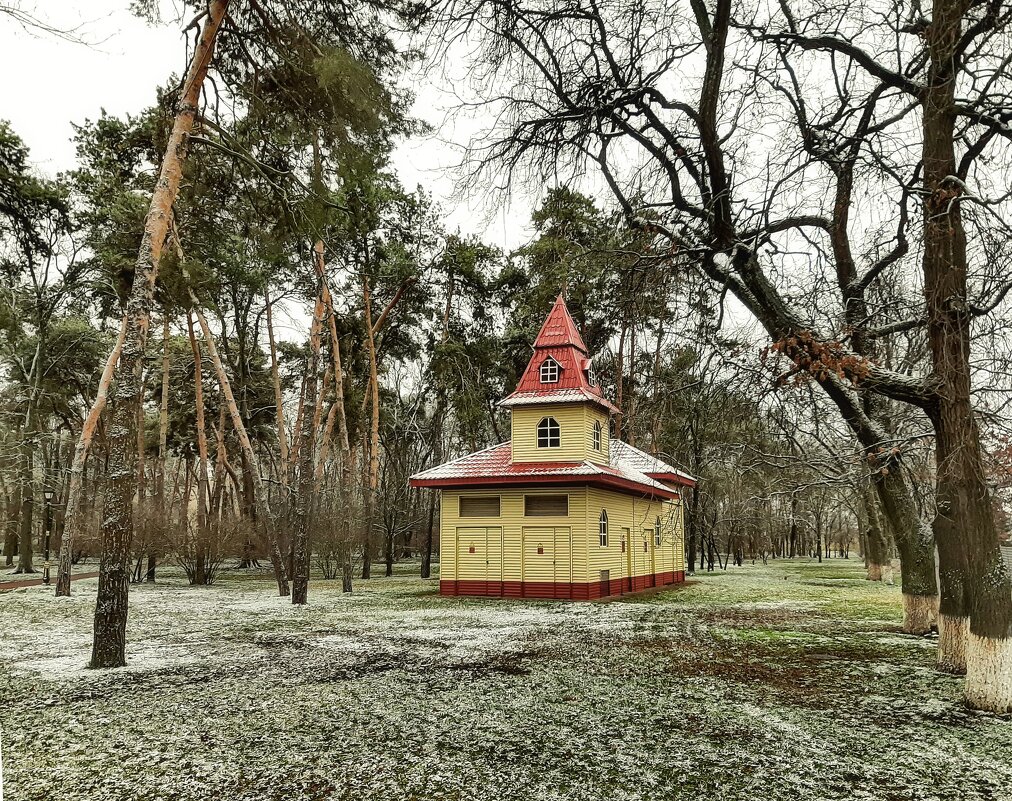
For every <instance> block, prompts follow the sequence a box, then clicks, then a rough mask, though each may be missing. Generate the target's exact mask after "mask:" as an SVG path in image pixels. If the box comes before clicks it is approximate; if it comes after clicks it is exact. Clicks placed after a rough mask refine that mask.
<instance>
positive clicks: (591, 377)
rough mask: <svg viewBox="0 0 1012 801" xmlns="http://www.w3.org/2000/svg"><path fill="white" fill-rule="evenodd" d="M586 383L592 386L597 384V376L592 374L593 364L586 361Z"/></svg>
mask: <svg viewBox="0 0 1012 801" xmlns="http://www.w3.org/2000/svg"><path fill="white" fill-rule="evenodd" d="M587 383H588V384H590V385H591V386H592V387H596V386H597V378H595V376H594V365H593V364H591V363H590V362H587Z"/></svg>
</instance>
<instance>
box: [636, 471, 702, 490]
mask: <svg viewBox="0 0 1012 801" xmlns="http://www.w3.org/2000/svg"><path fill="white" fill-rule="evenodd" d="M644 475H646V476H648V477H649V478H652V479H653V480H654V481H670V482H671V483H673V484H680V485H681V486H683V487H689V488H690V489H691V488H692V487H695V486H696V479H694V478H692V477H691V476H683V475H681V474H680V473H644Z"/></svg>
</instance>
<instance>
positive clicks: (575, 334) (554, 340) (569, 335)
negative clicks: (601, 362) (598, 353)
mask: <svg viewBox="0 0 1012 801" xmlns="http://www.w3.org/2000/svg"><path fill="white" fill-rule="evenodd" d="M560 345H562V346H566V345H572V346H573V347H575V348H576V349H577V350H580V351H582V352H583V355H584V356H585V357H586V356H589V355H590V353H589V351H588V350H587V346H586V345H584V344H583V337H581V336H580V332H579V331H577V330H576V323H575V322H574V320H573V316H572V315H571V314H570V313H569V307H568V306H566V299H565V297H563V296H562V295H559V296H558V297H557V298H556V299H555V303H554V304H553V305H552V310H551V311H550V312H548V317H546V318H545V322H544V324H543V325H542V326H541V331H539V332H538V336H537V337H536V338H535V340H534V348H535V349H537V348H555V347H558V346H560Z"/></svg>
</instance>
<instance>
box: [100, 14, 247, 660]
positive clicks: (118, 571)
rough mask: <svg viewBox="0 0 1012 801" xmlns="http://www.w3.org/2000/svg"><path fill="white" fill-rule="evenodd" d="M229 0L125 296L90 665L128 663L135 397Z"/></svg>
mask: <svg viewBox="0 0 1012 801" xmlns="http://www.w3.org/2000/svg"><path fill="white" fill-rule="evenodd" d="M227 6H228V0H211V3H210V5H209V6H208V9H207V14H206V16H205V18H204V27H203V29H202V30H201V33H200V38H199V39H198V40H197V44H196V47H195V48H194V51H193V57H192V59H191V61H190V66H189V70H188V72H187V76H186V81H185V83H184V84H183V91H182V94H181V96H180V99H179V104H178V106H177V108H176V116H175V120H174V121H173V125H172V131H171V133H170V134H169V141H168V143H167V145H166V148H165V155H164V158H163V159H162V166H161V170H160V173H159V176H158V182H157V183H156V184H155V188H154V192H153V194H152V197H151V206H150V208H149V210H148V214H147V217H146V219H145V221H144V234H143V238H142V240H141V247H140V252H139V253H138V256H137V264H136V267H135V269H134V276H133V284H132V286H131V289H130V296H129V298H128V300H127V306H126V334H125V337H124V342H123V349H122V353H121V355H120V371H119V373H120V375H119V380H118V381H117V385H116V395H115V403H114V409H113V415H112V420H111V422H110V426H109V470H108V474H109V486H108V489H107V492H106V498H107V502H106V513H105V519H104V520H103V525H102V560H101V564H100V567H99V579H98V600H97V602H96V604H95V635H94V641H93V644H92V653H91V666H92V667H95V668H103V667H120V666H122V665H125V664H126V622H127V604H128V601H129V587H130V584H129V572H128V565H127V560H128V558H129V553H130V542H131V539H132V537H133V496H134V490H135V488H136V487H135V485H136V475H135V472H134V465H135V464H136V459H137V453H136V451H137V447H136V444H137V443H136V436H135V431H134V426H135V425H136V409H137V405H138V404H139V403H140V402H141V387H140V378H141V376H140V371H141V366H142V364H143V361H144V353H145V350H146V345H147V333H148V324H149V321H150V315H151V303H152V299H153V296H154V288H155V279H156V278H157V276H158V262H159V260H160V258H161V253H162V246H163V245H164V243H165V236H166V234H167V233H168V230H169V221H170V218H171V213H172V206H173V204H174V203H175V200H176V196H177V194H178V192H179V182H180V179H181V178H182V169H183V162H184V161H185V160H186V155H187V140H188V138H189V135H190V131H191V130H192V129H193V122H194V119H195V118H196V115H197V103H198V102H199V100H200V91H201V88H202V86H203V84H204V78H205V77H206V76H207V70H208V67H209V65H210V63H211V58H212V56H213V53H214V44H215V39H216V38H217V34H218V29H219V26H220V25H221V21H222V19H223V18H224V16H225V10H226V8H227Z"/></svg>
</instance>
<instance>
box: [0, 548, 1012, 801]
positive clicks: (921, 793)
mask: <svg viewBox="0 0 1012 801" xmlns="http://www.w3.org/2000/svg"><path fill="white" fill-rule="evenodd" d="M408 570H414V566H411V565H405V566H404V567H403V568H402V572H401V574H400V575H398V576H396V577H394V578H391V579H385V578H379V579H373V580H371V581H369V582H361V581H360V582H358V583H357V585H356V592H355V593H354V594H353V595H350V596H348V595H342V594H341V592H340V586H339V585H338V584H335V583H331V582H323V581H315V582H314V583H313V584H312V586H311V588H310V600H311V604H310V606H308V607H306V608H293V607H292V606H291V605H290V604H289V603H287V601H286V600H285V599H279V598H277V597H275V596H274V594H273V592H272V582H271V581H270V580H269V579H268V578H264V577H261V576H251V575H249V574H244V573H238V572H236V573H226V574H224V575H223V577H222V579H221V581H220V583H219V584H217V585H216V586H214V587H210V588H191V587H187V586H185V582H184V581H183V580H182V578H181V577H174V576H170V577H169V578H168V579H164V580H163V583H159V584H157V585H154V586H151V585H141V586H138V587H135V588H133V589H132V591H131V612H130V625H129V632H128V637H129V651H128V653H129V659H130V665H129V666H128V667H127V668H125V669H120V670H111V671H91V670H87V669H86V668H85V663H86V662H87V659H88V655H89V648H90V636H91V616H92V613H93V607H94V597H95V588H96V580H95V579H83V580H81V581H79V582H77V583H75V584H74V593H75V594H74V597H73V598H70V599H56V598H54V597H53V596H52V592H51V590H48V589H45V588H41V587H40V588H20V589H18V590H15V591H11V592H6V593H3V594H0V632H2V639H0V642H2V654H0V699H2V702H3V703H2V705H0V725H2V747H3V773H4V780H5V782H4V788H3V789H4V798H5V799H6V800H7V801H23V800H25V799H39V800H41V799H60V801H68V800H70V799H96V800H98V801H105V800H106V799H110V800H111V799H116V800H117V801H119V800H120V799H165V801H169V800H170V799H228V801H267V800H273V799H278V800H280V799H285V800H286V801H288V800H291V799H347V800H348V801H351V800H352V799H355V800H356V801H357V799H383V800H384V801H391V800H397V799H405V800H407V799H413V800H416V801H422V799H458V800H460V801H469V800H470V799H475V800H478V799H496V800H497V801H505V800H506V799H608V800H609V801H613V800H614V801H619V800H621V799H679V798H686V799H688V798H692V799H732V798H733V799H752V798H755V799H762V801H775V800H779V799H785V800H786V799H792V801H793V799H798V798H804V799H896V800H897V801H899V799H904V801H922V800H923V801H927V800H928V799H1009V798H1012V720H1010V719H1008V718H1005V719H1002V718H998V717H994V716H990V715H985V714H980V713H975V712H971V711H968V710H967V709H965V708H964V707H963V706H962V704H961V702H960V681H959V680H958V679H955V678H952V677H948V676H944V675H940V674H938V673H936V672H935V671H934V670H933V667H932V660H933V646H934V642H933V640H932V639H930V638H915V637H907V636H904V635H902V634H901V633H900V629H899V622H900V597H899V591H898V589H896V588H894V587H885V586H882V585H880V584H878V585H876V584H870V583H869V582H867V581H864V580H863V578H862V571H861V568H860V565H859V564H858V563H857V562H856V561H851V562H844V561H842V560H831V561H829V562H827V563H824V564H822V565H818V564H815V563H808V562H795V563H787V562H777V563H773V564H770V565H769V566H761V565H760V566H746V567H745V568H741V569H737V570H732V571H731V572H729V573H727V574H724V573H717V574H708V575H700V576H698V577H696V578H695V579H694V580H692V581H690V583H689V584H688V585H686V586H683V587H680V588H677V589H674V590H670V591H665V592H661V593H658V594H655V595H650V596H643V597H640V598H638V599H628V600H622V601H615V602H610V603H592V604H582V603H581V604H569V603H552V602H529V603H521V602H517V601H489V600H467V599H450V598H441V597H439V596H438V595H437V594H436V583H435V582H434V581H421V580H419V579H417V578H415V577H414V576H413V575H412V574H409V573H408Z"/></svg>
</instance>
